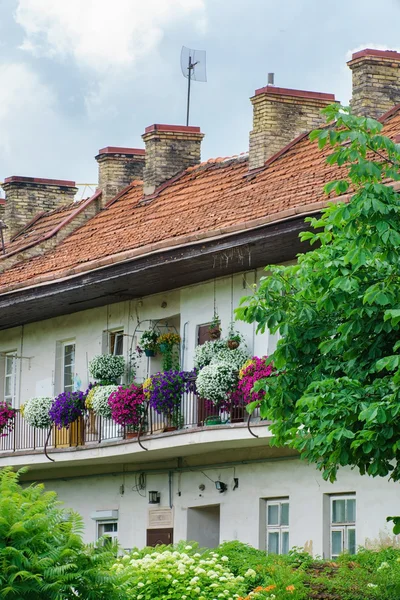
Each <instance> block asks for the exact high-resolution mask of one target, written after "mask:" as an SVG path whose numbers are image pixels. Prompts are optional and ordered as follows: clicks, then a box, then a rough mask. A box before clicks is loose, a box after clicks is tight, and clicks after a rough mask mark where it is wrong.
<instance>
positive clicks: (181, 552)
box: [113, 546, 246, 600]
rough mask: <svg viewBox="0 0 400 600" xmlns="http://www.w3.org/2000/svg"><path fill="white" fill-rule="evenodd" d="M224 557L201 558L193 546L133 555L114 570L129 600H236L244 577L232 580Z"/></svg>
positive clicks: (232, 577)
mask: <svg viewBox="0 0 400 600" xmlns="http://www.w3.org/2000/svg"><path fill="white" fill-rule="evenodd" d="M227 563H228V558H227V557H226V556H223V557H221V558H220V557H219V556H218V554H216V553H214V552H212V553H209V554H208V555H206V556H204V558H203V557H202V555H201V554H199V553H197V552H194V550H193V548H192V546H183V547H182V548H179V547H178V548H177V549H176V550H174V549H173V548H168V549H164V548H163V547H161V548H159V549H154V552H152V553H151V554H146V550H145V551H143V552H141V553H140V552H133V553H132V554H131V555H125V556H123V557H122V558H120V559H118V560H117V562H116V563H115V564H114V565H113V569H114V570H115V571H116V572H117V573H118V574H119V575H120V576H122V577H123V580H124V582H125V584H126V593H127V597H128V598H129V599H131V600H150V599H153V598H154V599H155V598H160V599H161V598H168V599H169V600H182V599H183V600H186V599H187V600H194V599H196V600H200V599H201V600H214V599H216V598H225V600H234V599H235V600H236V598H237V596H238V595H239V594H240V593H243V594H244V591H245V589H246V585H245V579H244V577H241V576H238V577H235V576H234V575H233V574H232V572H231V571H230V569H229V566H228V565H227Z"/></svg>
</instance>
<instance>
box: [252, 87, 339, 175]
mask: <svg viewBox="0 0 400 600" xmlns="http://www.w3.org/2000/svg"><path fill="white" fill-rule="evenodd" d="M250 100H251V103H252V104H253V130H252V131H251V132H250V148H249V169H257V168H259V167H262V166H263V165H264V164H265V161H266V160H267V159H268V158H270V157H271V156H273V155H274V154H275V153H276V152H278V151H279V150H282V148H284V147H285V146H286V145H287V144H289V143H290V142H291V141H293V140H294V139H295V138H296V137H297V136H299V135H300V134H301V133H304V132H305V131H310V130H312V129H314V128H315V127H318V126H319V125H321V123H324V122H325V119H324V118H323V117H322V116H321V112H320V111H321V109H322V108H324V107H325V106H327V105H328V104H332V102H335V96H334V95H333V94H323V93H318V92H305V91H302V90H290V89H287V88H278V87H274V86H272V85H267V86H266V87H263V88H260V89H258V90H256V91H255V94H254V96H253V97H252V98H250Z"/></svg>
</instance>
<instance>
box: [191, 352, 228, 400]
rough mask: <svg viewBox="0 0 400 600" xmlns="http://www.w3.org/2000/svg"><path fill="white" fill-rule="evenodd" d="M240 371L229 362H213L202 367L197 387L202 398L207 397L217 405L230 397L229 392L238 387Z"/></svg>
mask: <svg viewBox="0 0 400 600" xmlns="http://www.w3.org/2000/svg"><path fill="white" fill-rule="evenodd" d="M237 380H238V372H237V369H236V367H235V366H232V364H230V363H228V362H215V363H214V362H213V363H211V364H210V365H207V366H206V367H204V368H203V369H201V371H200V373H199V374H198V375H197V379H196V388H197V393H198V394H199V396H200V397H201V398H207V400H210V401H211V402H213V403H214V404H215V405H217V406H218V405H219V404H221V403H222V402H223V401H224V400H227V399H228V394H229V392H231V391H232V390H234V389H235V388H236V385H237Z"/></svg>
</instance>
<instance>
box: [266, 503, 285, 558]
mask: <svg viewBox="0 0 400 600" xmlns="http://www.w3.org/2000/svg"><path fill="white" fill-rule="evenodd" d="M266 541H267V543H266V548H267V552H269V553H271V554H287V553H288V552H289V498H280V499H276V500H267V540H266Z"/></svg>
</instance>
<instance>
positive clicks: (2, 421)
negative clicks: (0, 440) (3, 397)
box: [0, 402, 15, 437]
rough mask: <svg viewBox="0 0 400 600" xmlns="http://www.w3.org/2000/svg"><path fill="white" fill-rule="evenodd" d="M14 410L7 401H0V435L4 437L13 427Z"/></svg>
mask: <svg viewBox="0 0 400 600" xmlns="http://www.w3.org/2000/svg"><path fill="white" fill-rule="evenodd" d="M14 416H15V410H14V409H13V408H11V406H10V405H9V404H8V403H7V402H0V437H6V436H7V435H8V434H9V433H10V431H12V430H13V429H14Z"/></svg>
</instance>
